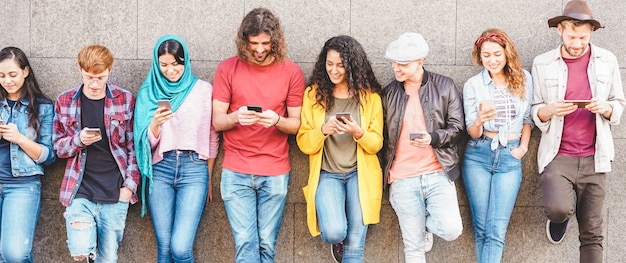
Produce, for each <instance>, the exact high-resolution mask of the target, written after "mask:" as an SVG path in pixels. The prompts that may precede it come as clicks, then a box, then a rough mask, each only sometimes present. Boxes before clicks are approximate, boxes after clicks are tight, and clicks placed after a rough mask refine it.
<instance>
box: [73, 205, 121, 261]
mask: <svg viewBox="0 0 626 263" xmlns="http://www.w3.org/2000/svg"><path fill="white" fill-rule="evenodd" d="M128 204H129V203H128V202H124V201H118V202H117V203H115V204H103V203H94V202H91V201H89V200H87V199H85V198H75V199H74V200H72V202H71V203H70V205H69V206H68V207H67V208H65V213H64V214H63V216H64V217H65V228H66V229H67V247H68V248H69V250H70V255H72V257H76V256H89V257H92V258H94V259H95V262H97V263H109V262H117V248H118V245H119V243H120V241H122V237H123V236H124V227H125V226H126V214H127V213H128ZM74 223H88V224H89V226H88V227H79V226H73V225H72V224H74Z"/></svg>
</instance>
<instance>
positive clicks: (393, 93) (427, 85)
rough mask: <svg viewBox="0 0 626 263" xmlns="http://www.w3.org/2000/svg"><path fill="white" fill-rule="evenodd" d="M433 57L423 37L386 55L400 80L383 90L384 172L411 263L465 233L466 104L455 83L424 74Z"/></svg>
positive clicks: (406, 40)
mask: <svg viewBox="0 0 626 263" xmlns="http://www.w3.org/2000/svg"><path fill="white" fill-rule="evenodd" d="M427 54H428V44H427V43H426V40H425V39H424V37H423V36H422V35H420V34H418V33H405V34H402V35H401V36H400V37H398V39H396V40H394V41H393V42H391V44H389V47H388V48H387V51H386V52H385V58H387V59H389V60H391V61H392V68H393V71H394V74H395V80H393V81H391V83H389V84H388V85H387V86H386V87H385V89H384V90H383V99H382V102H383V108H384V110H385V130H384V136H385V141H386V142H387V143H386V144H387V145H386V146H385V147H386V150H385V153H384V155H385V158H384V159H385V161H386V164H385V166H384V170H383V171H384V175H385V178H387V182H388V183H389V184H391V187H390V190H389V200H390V202H391V205H392V206H393V208H394V210H395V211H396V214H397V216H398V221H399V222H400V229H401V231H402V239H403V241H404V254H405V260H406V262H425V261H426V259H425V255H424V253H425V252H428V251H429V250H430V247H432V236H433V235H432V234H436V235H438V236H439V237H441V238H443V239H445V240H448V241H451V240H454V239H456V238H457V237H459V236H460V235H461V232H462V230H463V225H462V222H461V216H460V212H459V205H458V201H457V195H456V187H455V185H454V180H455V179H456V178H457V177H458V176H459V158H458V148H457V144H458V143H459V140H460V139H461V138H462V137H463V135H464V130H465V120H464V115H463V101H462V100H461V95H460V93H459V91H458V90H457V88H456V86H455V85H454V82H453V81H452V79H450V78H449V77H446V76H443V75H439V74H437V73H433V72H430V71H427V70H425V69H424V68H423V66H424V58H425V57H426V55H427ZM431 233H432V234H431Z"/></svg>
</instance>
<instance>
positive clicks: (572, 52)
mask: <svg viewBox="0 0 626 263" xmlns="http://www.w3.org/2000/svg"><path fill="white" fill-rule="evenodd" d="M563 50H565V53H567V54H568V55H570V57H573V58H577V57H580V56H582V55H583V54H585V51H587V47H583V48H582V49H579V50H573V49H572V48H571V47H568V46H566V45H563Z"/></svg>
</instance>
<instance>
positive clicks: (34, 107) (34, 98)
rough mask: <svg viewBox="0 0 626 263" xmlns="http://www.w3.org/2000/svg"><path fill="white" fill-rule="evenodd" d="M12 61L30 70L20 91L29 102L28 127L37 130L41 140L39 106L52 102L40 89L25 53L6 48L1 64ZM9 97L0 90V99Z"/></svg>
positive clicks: (4, 90)
mask: <svg viewBox="0 0 626 263" xmlns="http://www.w3.org/2000/svg"><path fill="white" fill-rule="evenodd" d="M5 60H11V61H13V62H15V64H17V65H18V67H19V68H20V69H22V70H24V69H26V68H28V76H26V78H25V79H24V84H23V86H22V88H21V90H20V92H21V93H22V98H25V99H26V100H28V106H27V111H28V126H29V127H32V128H33V129H35V132H36V134H37V138H39V125H40V123H39V105H40V104H52V101H51V100H50V99H49V98H48V97H46V95H44V94H43V92H42V91H41V88H39V83H37V79H36V78H35V72H34V71H33V68H32V67H31V66H30V62H29V61H28V58H27V57H26V54H24V52H23V51H22V50H21V49H19V48H16V47H5V48H3V49H2V50H0V62H1V61H5ZM8 95H9V93H8V92H7V90H6V89H4V87H3V88H1V89H0V96H1V97H0V98H6V97H7V96H8Z"/></svg>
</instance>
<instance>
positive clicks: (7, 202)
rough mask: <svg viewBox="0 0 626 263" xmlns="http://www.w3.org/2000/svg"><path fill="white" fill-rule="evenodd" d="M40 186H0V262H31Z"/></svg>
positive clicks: (21, 184) (33, 184) (23, 184)
mask: <svg viewBox="0 0 626 263" xmlns="http://www.w3.org/2000/svg"><path fill="white" fill-rule="evenodd" d="M40 202H41V182H40V181H33V182H28V183H19V184H0V222H1V224H2V225H1V226H0V245H1V250H0V262H33V255H32V252H31V250H32V248H33V238H34V236H35V226H36V225H37V219H38V218H39V205H40Z"/></svg>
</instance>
